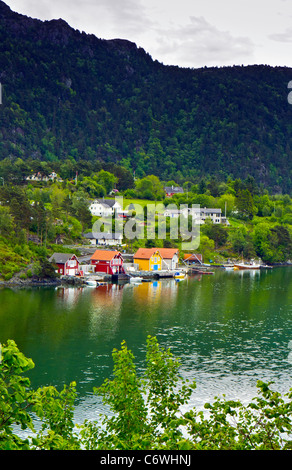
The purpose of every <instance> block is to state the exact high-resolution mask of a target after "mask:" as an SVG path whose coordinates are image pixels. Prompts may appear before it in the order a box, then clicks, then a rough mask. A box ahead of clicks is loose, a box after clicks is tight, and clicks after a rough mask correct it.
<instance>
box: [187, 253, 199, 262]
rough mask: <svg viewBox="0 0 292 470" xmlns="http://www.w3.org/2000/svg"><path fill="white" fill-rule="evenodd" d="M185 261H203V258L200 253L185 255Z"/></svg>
mask: <svg viewBox="0 0 292 470" xmlns="http://www.w3.org/2000/svg"><path fill="white" fill-rule="evenodd" d="M184 259H185V260H192V259H197V260H200V261H202V259H203V257H202V255H201V254H199V253H185V254H184Z"/></svg>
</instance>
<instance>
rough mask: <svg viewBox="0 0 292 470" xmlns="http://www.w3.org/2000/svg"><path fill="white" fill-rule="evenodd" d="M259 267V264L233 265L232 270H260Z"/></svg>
mask: <svg viewBox="0 0 292 470" xmlns="http://www.w3.org/2000/svg"><path fill="white" fill-rule="evenodd" d="M260 267H261V265H260V264H257V263H250V264H246V263H238V264H236V263H235V264H234V269H260Z"/></svg>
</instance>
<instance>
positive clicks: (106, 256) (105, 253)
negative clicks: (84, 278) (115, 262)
mask: <svg viewBox="0 0 292 470" xmlns="http://www.w3.org/2000/svg"><path fill="white" fill-rule="evenodd" d="M120 254H121V253H120V252H119V251H116V250H115V251H110V250H96V252H95V253H94V254H93V255H92V256H91V258H90V259H92V260H95V261H110V260H112V259H113V258H114V257H115V256H117V255H120Z"/></svg>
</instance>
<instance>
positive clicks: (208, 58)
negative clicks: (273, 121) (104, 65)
mask: <svg viewBox="0 0 292 470" xmlns="http://www.w3.org/2000/svg"><path fill="white" fill-rule="evenodd" d="M4 1H5V3H6V4H7V5H9V6H10V8H11V9H12V10H13V11H16V12H18V13H22V14H25V15H27V16H31V17H33V18H39V19H41V20H50V19H58V18H63V19H64V20H65V21H67V23H68V24H69V25H70V26H72V27H73V28H75V29H79V30H80V31H85V32H86V33H91V34H94V35H95V36H97V37H98V38H101V39H114V38H122V39H128V40H130V41H133V42H135V43H136V44H137V46H139V47H142V48H143V49H145V51H146V52H148V53H149V54H150V55H151V56H152V58H153V59H157V60H158V61H159V62H162V63H164V64H165V65H178V66H180V67H193V68H198V67H204V66H205V65H206V66H208V67H210V66H224V65H238V64H239V65H241V64H243V65H250V64H268V65H273V66H275V65H281V66H288V67H292V1H291V0H4Z"/></svg>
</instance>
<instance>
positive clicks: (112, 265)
mask: <svg viewBox="0 0 292 470" xmlns="http://www.w3.org/2000/svg"><path fill="white" fill-rule="evenodd" d="M90 263H91V264H92V265H94V266H95V272H100V273H105V274H111V275H112V274H118V273H124V272H125V270H124V267H123V264H124V260H123V257H122V255H121V253H120V252H119V251H110V250H96V252H95V253H94V254H93V255H92V256H91V258H90Z"/></svg>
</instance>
